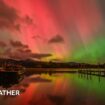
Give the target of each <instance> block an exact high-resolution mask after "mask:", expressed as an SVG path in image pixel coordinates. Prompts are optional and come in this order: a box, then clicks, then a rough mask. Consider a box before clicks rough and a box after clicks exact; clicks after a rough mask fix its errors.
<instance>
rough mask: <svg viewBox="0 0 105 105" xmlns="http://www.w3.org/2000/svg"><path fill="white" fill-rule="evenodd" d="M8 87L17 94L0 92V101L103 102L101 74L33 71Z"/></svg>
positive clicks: (45, 104)
mask: <svg viewBox="0 0 105 105" xmlns="http://www.w3.org/2000/svg"><path fill="white" fill-rule="evenodd" d="M10 89H19V90H20V91H21V95H20V96H15V97H13V96H0V105H105V78H104V77H101V78H99V77H96V76H86V75H85V76H84V75H82V76H81V75H78V74H66V73H65V74H52V75H49V74H41V75H35V74H33V75H30V76H26V77H25V78H24V79H23V80H22V81H21V82H20V83H19V84H17V85H14V86H12V87H11V88H10Z"/></svg>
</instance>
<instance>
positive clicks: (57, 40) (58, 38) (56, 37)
mask: <svg viewBox="0 0 105 105" xmlns="http://www.w3.org/2000/svg"><path fill="white" fill-rule="evenodd" d="M63 42H64V39H63V38H62V37H61V36H60V35H56V36H54V37H53V38H52V39H50V40H49V41H48V43H63Z"/></svg>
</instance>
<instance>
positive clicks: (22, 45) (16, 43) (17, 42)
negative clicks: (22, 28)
mask: <svg viewBox="0 0 105 105" xmlns="http://www.w3.org/2000/svg"><path fill="white" fill-rule="evenodd" d="M10 44H11V45H12V47H18V48H19V47H20V48H28V45H25V44H22V43H21V42H20V41H13V40H10Z"/></svg>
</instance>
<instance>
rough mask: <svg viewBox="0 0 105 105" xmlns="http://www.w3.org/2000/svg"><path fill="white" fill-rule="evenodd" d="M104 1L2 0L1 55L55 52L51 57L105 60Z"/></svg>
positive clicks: (0, 0) (0, 24) (0, 22)
mask: <svg viewBox="0 0 105 105" xmlns="http://www.w3.org/2000/svg"><path fill="white" fill-rule="evenodd" d="M104 4H105V1H104V0H0V57H11V58H19V59H22V58H27V57H30V56H31V57H34V58H38V57H39V58H40V57H44V60H47V58H46V59H45V56H46V57H47V56H50V55H52V56H50V57H49V58H48V59H49V60H51V59H58V60H63V61H75V62H76V61H77V62H89V63H98V62H102V63H104V62H105V58H104V55H105V25H104V24H105V13H104V12H105V7H104ZM11 42H13V43H14V44H13V43H11ZM14 45H15V46H14ZM37 54H40V56H39V55H38V56H37Z"/></svg>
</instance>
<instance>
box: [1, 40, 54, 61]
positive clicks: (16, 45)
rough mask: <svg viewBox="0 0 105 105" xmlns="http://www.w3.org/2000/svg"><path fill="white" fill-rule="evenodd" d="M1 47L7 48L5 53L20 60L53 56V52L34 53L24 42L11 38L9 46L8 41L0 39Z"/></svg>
mask: <svg viewBox="0 0 105 105" xmlns="http://www.w3.org/2000/svg"><path fill="white" fill-rule="evenodd" d="M0 47H2V48H5V49H4V50H3V55H4V56H6V57H8V58H12V59H18V60H20V59H21V60H25V59H32V58H34V59H42V58H45V57H50V56H52V55H51V54H44V53H33V52H32V51H31V49H30V48H29V47H28V45H26V44H23V43H22V42H20V41H13V40H10V43H9V45H8V46H7V44H6V43H4V42H3V41H0Z"/></svg>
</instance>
